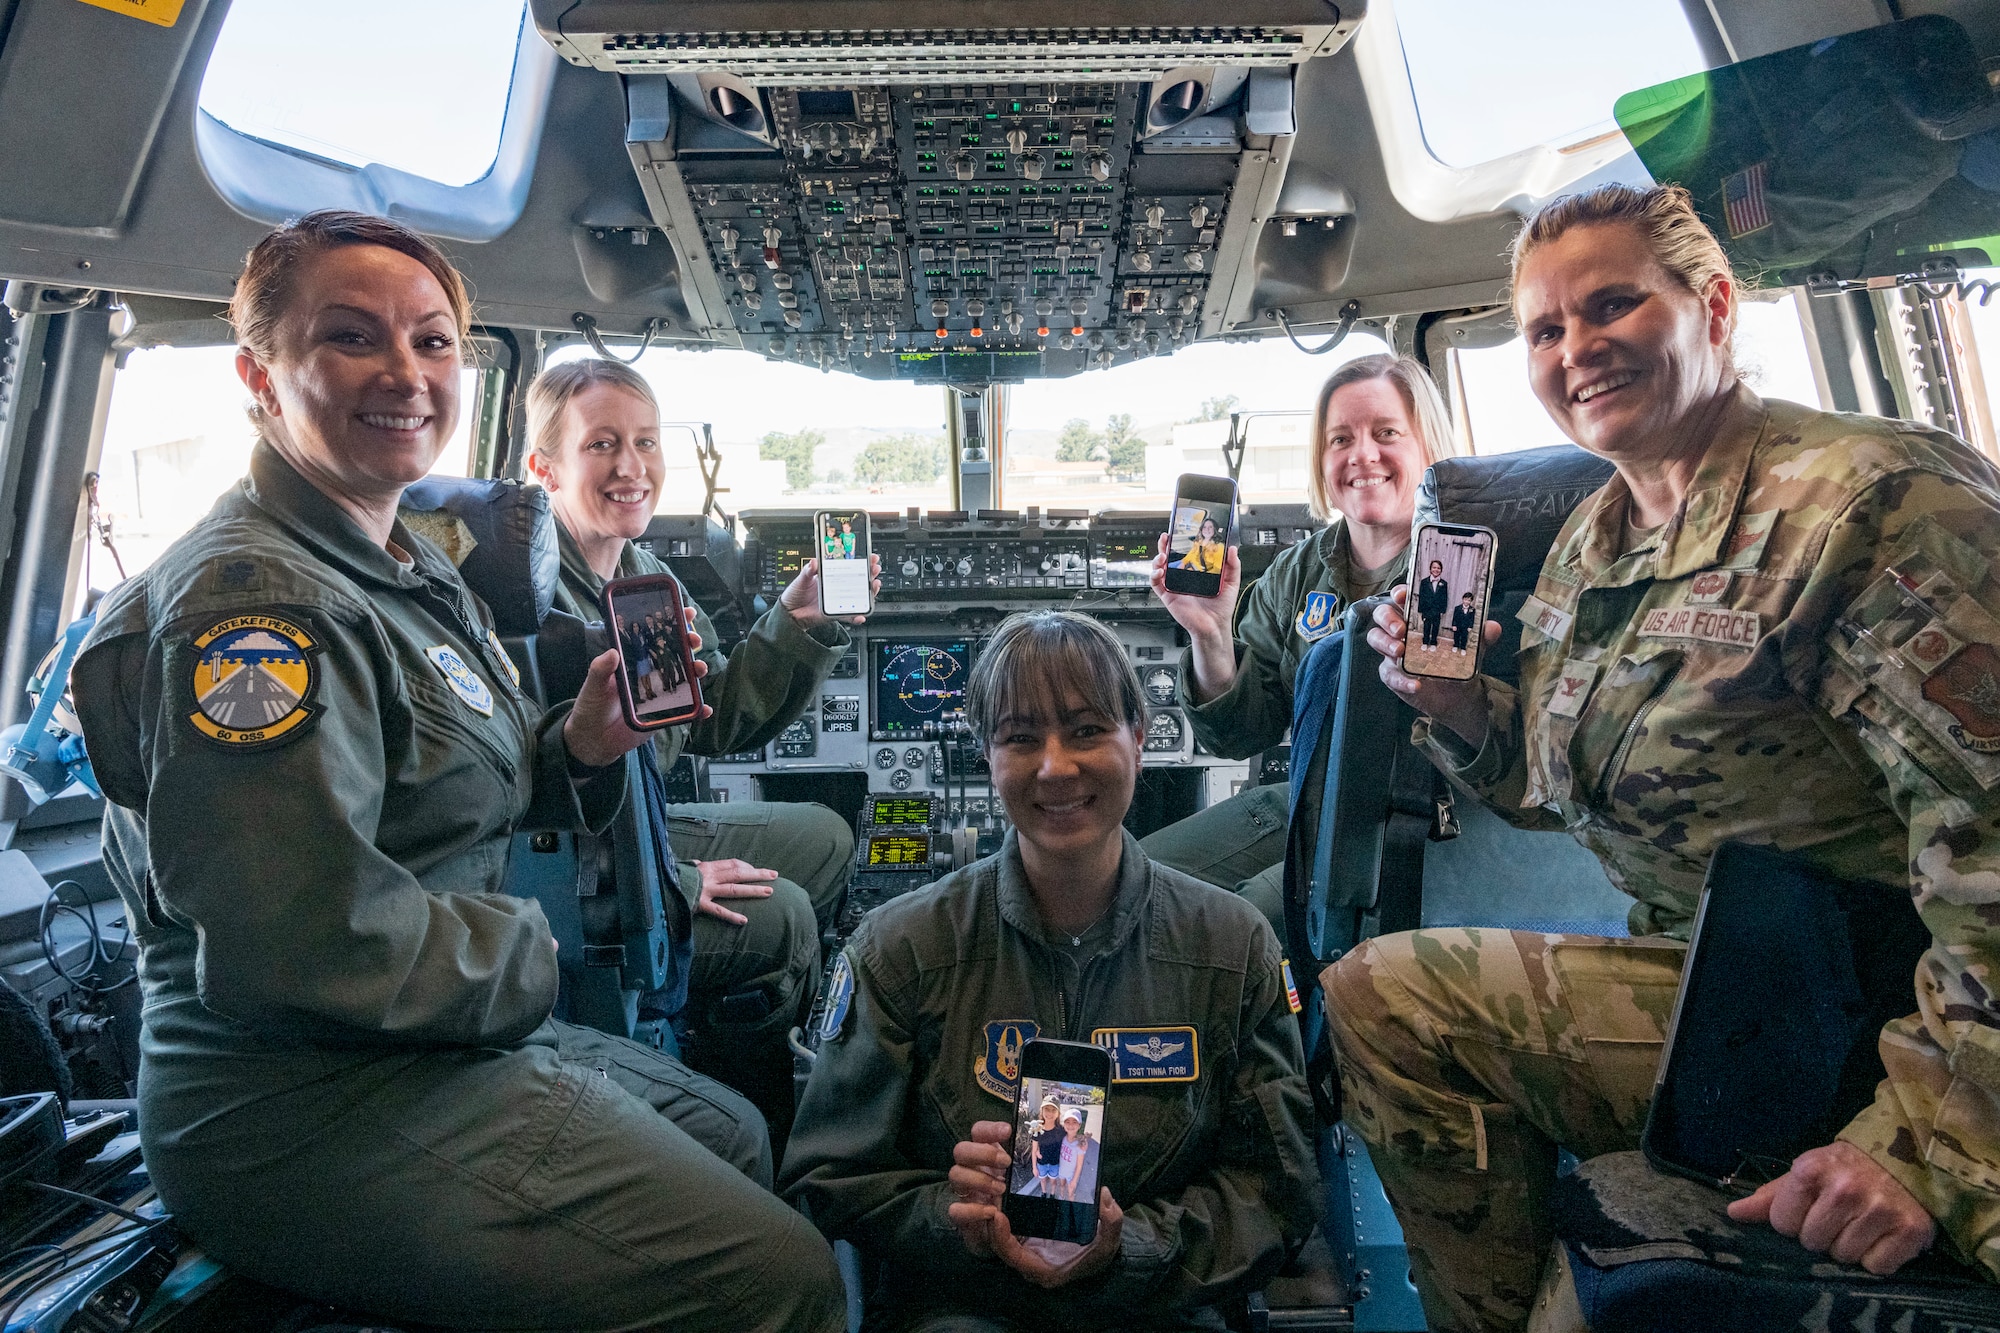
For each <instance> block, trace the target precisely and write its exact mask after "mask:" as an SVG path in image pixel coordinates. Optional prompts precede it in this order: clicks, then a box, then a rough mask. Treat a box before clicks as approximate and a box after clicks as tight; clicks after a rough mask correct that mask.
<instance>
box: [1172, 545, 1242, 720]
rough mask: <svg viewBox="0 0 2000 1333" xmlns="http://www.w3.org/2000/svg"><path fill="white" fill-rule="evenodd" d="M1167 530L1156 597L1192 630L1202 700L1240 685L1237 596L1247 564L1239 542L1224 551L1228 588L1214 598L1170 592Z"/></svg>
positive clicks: (1224, 578) (1224, 576)
mask: <svg viewBox="0 0 2000 1333" xmlns="http://www.w3.org/2000/svg"><path fill="white" fill-rule="evenodd" d="M1167 558H1168V557H1167V534H1166V533H1164V532H1163V533H1161V534H1160V546H1159V550H1158V551H1157V552H1155V553H1154V555H1153V578H1152V583H1153V595H1154V596H1155V597H1157V598H1159V599H1160V604H1161V605H1162V606H1164V607H1166V608H1167V614H1168V615H1170V616H1172V617H1173V618H1174V623H1175V624H1177V625H1179V626H1180V627H1181V628H1182V629H1184V630H1186V631H1187V632H1188V641H1189V642H1190V643H1191V644H1192V645H1193V646H1194V681H1193V689H1192V690H1191V691H1190V692H1191V693H1192V694H1193V695H1194V699H1195V702H1196V703H1207V702H1208V701H1209V700H1210V699H1214V698H1217V697H1219V696H1221V695H1224V694H1227V693H1229V687H1230V686H1231V685H1234V684H1235V683H1236V598H1237V595H1238V594H1239V593H1240V592H1241V591H1242V588H1243V562H1242V561H1241V560H1239V559H1237V557H1236V548H1235V547H1234V546H1229V547H1225V548H1224V549H1223V553H1222V587H1221V589H1220V590H1219V591H1217V593H1216V594H1215V596H1213V597H1195V596H1192V595H1191V594H1188V593H1184V592H1168V591H1167Z"/></svg>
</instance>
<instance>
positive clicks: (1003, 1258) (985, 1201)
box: [947, 1120, 1125, 1290]
mask: <svg viewBox="0 0 2000 1333" xmlns="http://www.w3.org/2000/svg"><path fill="white" fill-rule="evenodd" d="M1014 1135H1015V1126H1014V1125H1013V1124H1012V1123H1011V1122H1009V1121H1005V1120H981V1121H978V1122H976V1123H974V1125H973V1126H972V1137H971V1138H970V1139H969V1140H966V1141H965V1142H962V1143H960V1144H958V1145H957V1147H956V1148H954V1149H953V1150H952V1169H951V1173H950V1176H949V1178H948V1179H949V1182H950V1185H951V1189H952V1193H953V1194H954V1195H955V1196H956V1202H954V1203H952V1204H951V1205H950V1207H949V1208H948V1209H947V1213H948V1215H949V1216H950V1218H951V1222H952V1225H953V1226H954V1227H956V1228H957V1229H958V1234H959V1238H960V1239H961V1240H962V1241H964V1243H965V1248H966V1249H967V1250H969V1251H970V1252H971V1253H973V1254H975V1255H977V1256H979V1257H980V1258H982V1259H985V1258H992V1259H997V1260H999V1261H1000V1262H1001V1263H1003V1264H1005V1265H1006V1266H1007V1267H1009V1268H1011V1269H1013V1270H1014V1271H1015V1272H1017V1273H1019V1274H1020V1275H1021V1276H1022V1277H1024V1278H1026V1279H1027V1280H1028V1281H1029V1282H1032V1283H1034V1284H1035V1285H1036V1286H1038V1287H1042V1288H1044V1289H1048V1290H1054V1289H1055V1288H1057V1287H1061V1286H1065V1285H1067V1284H1068V1283H1071V1282H1076V1281H1080V1280H1081V1279H1083V1278H1086V1277H1089V1276H1090V1275H1091V1274H1093V1273H1097V1272H1100V1271H1102V1270H1103V1269H1105V1268H1107V1267H1109V1266H1110V1265H1111V1264H1112V1263H1113V1262H1115V1261H1116V1260H1117V1258H1118V1252H1119V1243H1120V1240H1121V1238H1122V1236H1123V1234H1124V1225H1125V1212H1124V1210H1123V1209H1122V1208H1120V1207H1119V1206H1118V1201H1117V1200H1116V1199H1114V1198H1113V1197H1112V1196H1111V1191H1110V1190H1109V1189H1106V1188H1105V1187H1104V1186H1103V1185H1102V1184H1100V1185H1099V1186H1098V1187H1097V1235H1096V1237H1095V1238H1093V1239H1092V1240H1091V1242H1090V1243H1089V1244H1088V1245H1078V1244H1074V1243H1072V1242H1069V1241H1060V1240H1044V1239H1040V1238H1037V1237H1033V1236H1029V1237H1025V1238H1024V1237H1020V1236H1016V1235H1015V1234H1014V1230H1013V1227H1012V1226H1011V1225H1010V1224H1009V1223H1008V1221H1007V1216H1006V1214H1005V1213H1004V1212H1002V1211H1001V1208H1000V1206H999V1203H1000V1200H1001V1198H1002V1196H1003V1194H1004V1192H1005V1189H1006V1185H1007V1180H1008V1176H1009V1174H1010V1171H1011V1168H1012V1166H1013V1154H1012V1153H1011V1151H1010V1147H1011V1145H1012V1144H1013V1141H1014Z"/></svg>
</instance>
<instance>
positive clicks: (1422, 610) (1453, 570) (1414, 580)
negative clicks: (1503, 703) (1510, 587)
mask: <svg viewBox="0 0 2000 1333" xmlns="http://www.w3.org/2000/svg"><path fill="white" fill-rule="evenodd" d="M1496 540H1497V539H1496V538H1495V537H1494V535H1493V529H1491V528H1481V527H1473V526H1470V525H1465V524H1457V523H1423V524H1420V525H1418V527H1417V531H1416V535H1415V537H1414V539H1413V540H1412V541H1411V543H1410V599H1409V602H1408V604H1407V605H1406V606H1405V608H1404V620H1405V622H1406V629H1405V631H1404V636H1403V670H1404V671H1405V672H1407V673H1408V674H1410V675H1412V676H1432V677H1436V678H1438V679H1441V680H1471V679H1472V678H1473V676H1475V675H1477V674H1478V672H1479V657H1480V652H1481V650H1482V649H1483V648H1484V646H1485V642H1486V635H1485V629H1486V599H1487V593H1488V592H1489V591H1490V590H1491V588H1492V586H1493V546H1494V542H1495V541H1496Z"/></svg>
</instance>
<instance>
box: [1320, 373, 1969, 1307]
mask: <svg viewBox="0 0 2000 1333" xmlns="http://www.w3.org/2000/svg"><path fill="white" fill-rule="evenodd" d="M1627 501H1628V492H1627V490H1626V488H1625V486H1624V483H1623V482H1622V481H1620V480H1618V479H1617V478H1615V477H1614V478H1613V479H1612V481H1611V482H1610V483H1609V484H1608V485H1606V486H1605V487H1604V489H1603V490H1601V491H1599V492H1598V493H1597V495H1596V496H1594V497H1593V498H1592V499H1591V500H1589V501H1586V502H1585V503H1584V505H1582V506H1581V507H1580V508H1579V509H1578V510H1577V512H1576V513H1575V514H1573V515H1572V516H1571V518H1570V521H1569V523H1568V525H1567V526H1566V527H1565V528H1564V530H1563V534H1562V536H1561V537H1560V538H1559V539H1558V541H1557V543H1556V545H1555V548H1554V550H1553V551H1552V552H1551V554H1550V556H1549V558H1548V560H1547V562H1546V563H1545V564H1544V565H1543V567H1542V574H1541V579H1540V582H1539V584H1538V586H1537V589H1536V598H1535V599H1534V600H1531V601H1530V602H1529V603H1528V606H1527V609H1526V610H1524V611H1523V612H1522V619H1523V620H1524V621H1526V622H1527V625H1528V628H1527V631H1526V633H1525V635H1524V637H1523V641H1522V653H1521V686H1520V689H1519V690H1518V692H1517V691H1516V690H1514V689H1511V688H1509V687H1507V686H1505V685H1503V684H1501V683H1499V682H1497V681H1495V680H1493V679H1491V678H1490V677H1482V678H1481V679H1482V681H1483V682H1484V687H1485V690H1486V694H1487V697H1488V700H1489V702H1490V705H1491V720H1490V725H1489V730H1488V734H1487V738H1486V741H1485V744H1484V745H1483V746H1482V747H1481V748H1480V750H1479V752H1478V753H1477V754H1473V753H1471V752H1470V751H1469V749H1468V748H1467V747H1465V746H1464V745H1462V744H1461V743H1460V742H1459V741H1458V738H1457V737H1456V736H1454V735H1452V734H1451V733H1449V732H1447V731H1445V730H1444V729H1443V728H1434V729H1433V728H1431V727H1429V726H1428V725H1427V724H1425V723H1420V724H1419V727H1418V739H1419V741H1420V742H1421V743H1423V744H1426V745H1427V746H1428V748H1429V750H1430V752H1431V754H1432V756H1433V758H1434V760H1435V761H1436V762H1438V763H1439V764H1440V766H1441V767H1444V768H1445V769H1446V770H1447V771H1448V772H1450V773H1452V774H1453V775H1454V776H1455V777H1456V778H1457V779H1458V780H1459V781H1461V782H1463V783H1465V784H1466V785H1468V786H1469V787H1471V788H1472V789H1473V790H1474V791H1476V792H1477V793H1479V794H1480V795H1481V796H1483V797H1485V798H1486V799H1487V800H1489V801H1490V802H1492V803H1493V804H1494V805H1495V807H1496V808H1498V809H1499V810H1500V811H1501V812H1502V813H1503V814H1506V815H1508V816H1509V817H1510V818H1512V819H1514V820H1515V822H1517V823H1520V824H1523V825H1527V826H1540V827H1548V828H1562V827H1567V828H1568V829H1569V830H1570V831H1571V832H1572V833H1573V834H1574V835H1575V836H1576V838H1577V839H1578V840H1579V841H1580V842H1582V843H1583V844H1584V845H1585V846H1586V847H1588V848H1589V849H1590V850H1591V851H1593V852H1595V853H1596V854H1597V856H1598V858H1599V859H1600V861H1602V863H1603V865H1604V868H1605V871H1606V873H1607V874H1608V875H1609V876H1610V877H1611V880H1612V882H1613V883H1614V884H1616V885H1618V886H1619V887H1620V888H1621V889H1623V890H1624V891H1625V892H1627V893H1629V894H1630V895H1631V896H1632V897H1633V898H1634V899H1635V902H1634V904H1633V907H1632V910H1631V913H1630V917H1631V928H1632V931H1633V933H1634V935H1637V936H1643V937H1645V938H1641V939H1635V940H1631V941H1622V940H1602V939H1588V938H1580V937H1575V936H1570V937H1563V936H1539V935H1530V934H1525V933H1520V932H1508V931H1502V930H1426V931H1418V932H1414V933H1412V934H1405V935H1396V936H1390V937H1387V938H1384V939H1379V940H1375V941H1372V942H1370V943H1369V944H1367V945H1364V946H1363V947H1362V948H1360V949H1357V950H1356V951H1355V952H1354V953H1352V954H1350V955H1349V956H1348V957H1347V958H1345V959H1343V960H1341V961H1340V962H1339V963H1337V964H1336V965H1334V966H1333V967H1331V968H1329V969H1328V970H1327V972H1326V974H1325V976H1324V977H1323V982H1324V984H1325V986H1326V991H1327V997H1328V1006H1329V1009H1330V1011H1331V1015H1332V1021H1333V1025H1334V1037H1335V1043H1336V1047H1337V1049H1338V1052H1339V1055H1340V1067H1341V1080H1342V1085H1343V1087H1344V1089H1345V1092H1346V1095H1347V1108H1348V1116H1349V1119H1350V1122H1351V1123H1352V1124H1353V1125H1354V1126H1355V1128H1356V1129H1357V1130H1358V1131H1359V1132H1360V1133H1361V1135H1362V1136H1363V1137H1364V1138H1365V1139H1366V1140H1367V1141H1368V1142H1369V1143H1370V1144H1371V1145H1373V1146H1374V1147H1375V1148H1376V1149H1377V1153H1376V1160H1377V1163H1378V1165H1379V1167H1380V1169H1381V1172H1382V1177H1383V1181H1384V1183H1385V1184H1386V1185H1387V1186H1388V1189H1389V1194H1390V1198H1391V1200H1392V1201H1393V1202H1394V1203H1395V1204H1396V1209H1397V1213H1398V1215H1399V1216H1400V1217H1401V1218H1402V1220H1403V1225H1404V1229H1405V1232H1406V1233H1407V1235H1408V1237H1409V1241H1410V1252H1411V1256H1412V1259H1413V1260H1414V1262H1415V1267H1416V1272H1417V1277H1418V1282H1419V1287H1420V1289H1421V1290H1422V1292H1423V1294H1424V1299H1425V1304H1426V1308H1427V1310H1428V1311H1429V1312H1430V1315H1431V1318H1432V1321H1433V1323H1434V1324H1436V1325H1437V1326H1440V1327H1449V1328H1474V1327H1494V1328H1505V1327H1514V1326H1517V1325H1518V1324H1519V1323H1520V1322H1521V1321H1522V1319H1523V1318H1524V1317H1525V1314H1526V1311H1527V1308H1528V1303H1529V1300H1530V1297H1531V1295H1532V1293H1533V1291H1534V1287H1535V1280H1536V1270H1537V1267H1538V1265H1539V1264H1540V1261H1541V1258H1542V1256H1543V1255H1544V1254H1545V1253H1546V1252H1547V1249H1548V1244H1549V1240H1550V1233H1549V1223H1548V1213H1547V1209H1546V1207H1545V1206H1544V1200H1545V1197H1546V1193H1547V1190H1548V1188H1549V1185H1550V1182H1551V1180H1552V1179H1553V1169H1554V1148H1555V1144H1556V1143H1562V1144H1564V1145H1566V1146H1569V1147H1572V1148H1573V1149H1575V1150H1576V1151H1577V1152H1579V1153H1582V1154H1585V1155H1588V1154H1593V1153H1598V1152H1603V1151H1607V1150H1610V1149H1613V1148H1629V1147H1632V1146H1634V1145H1635V1144H1636V1141H1637V1136H1638V1132H1639V1130H1640V1129H1641V1127H1642V1125H1643V1120H1644V1115H1645V1109H1646V1104H1647V1100H1648V1098H1649V1096H1650V1093H1651V1083H1652V1077H1653V1071H1654V1066H1655V1065H1656V1063H1657V1060H1658V1052H1659V1049H1660V1045H1661V1039H1662V1037H1663V1034H1664V1031H1665V1024H1666V1021H1667V1015H1668V1013H1669V1011H1670V1010H1671V1008H1672V1005H1673V999H1674V991H1675V987H1676V985H1677V981H1678V977H1679V971H1680V960H1681V957H1682V953H1683V949H1684V946H1683V944H1682V942H1683V941H1685V940H1686V938H1687V936H1688V933H1689V930H1690V928H1691V926H1692V922H1693V915H1694V911H1695V907H1696V903H1697V900H1698V897H1699V894H1700V889H1701V884H1702V878H1703V875H1704V873H1705V871H1706V869H1707V865H1708V859H1709V856H1710V854H1711V853H1712V852H1713V851H1714V849H1715V848H1716V846H1717V845H1718V844H1719V843H1721V842H1724V841H1726V840H1738V841H1744V842H1750V843H1757V844H1764V845H1769V846H1772V847H1775V848H1777V849H1779V850H1782V851H1788V852H1797V853H1800V854H1801V855H1803V856H1804V857H1805V858H1806V859H1808V860H1810V861H1812V862H1814V863H1816V864H1818V865H1820V866H1822V867H1824V868H1825V869H1827V870H1829V871H1831V872H1833V873H1835V874H1838V875H1842V876H1852V877H1856V878H1864V879H1875V880H1882V881H1887V882H1890V883H1894V882H1897V881H1898V880H1899V879H1901V878H1904V877H1907V878H1908V880H1909V882H1910V883H1911V884H1912V886H1913V893H1914V895H1915V898H1916V902H1917V906H1918V909H1919V911H1920V913H1921V915H1922V917H1923V919H1924V921H1925V923H1926V924H1927V925H1928V926H1929V927H1930V930H1931V933H1932V937H1933V944H1932V947H1931V949H1930V951H1929V953H1928V954H1927V955H1926V958H1925V961H1924V963H1923V965H1922V967H1921V968H1920V970H1919V974H1918V983H1917V995H1916V1008H1917V1010H1918V1012H1917V1013H1916V1014H1915V1015H1914V1016H1912V1017H1910V1018H1907V1019H1901V1020H1898V1021H1896V1022H1894V1023H1891V1024H1890V1025H1889V1026H1888V1027H1887V1028H1886V1029H1885V1030H1884V1031H1883V1034H1882V1040H1881V1050H1882V1056H1883V1060H1884V1063H1885V1064H1886V1066H1887V1068H1888V1071H1889V1078H1888V1080H1887V1081H1885V1082H1884V1083H1883V1084H1882V1085H1881V1087H1880V1088H1879V1089H1878V1092H1877V1096H1876V1100H1875V1104H1874V1105H1873V1106H1872V1107H1871V1108H1870V1109H1868V1110H1867V1111H1865V1112H1863V1113H1862V1114H1861V1115H1860V1116H1859V1117H1857V1118H1856V1119H1855V1120H1854V1121H1853V1122H1852V1123H1851V1124H1850V1125H1848V1127H1847V1128H1846V1129H1845V1130H1843V1131H1842V1133H1841V1135H1840V1137H1842V1138H1843V1139H1846V1140H1847V1141H1849V1142H1851V1143H1853V1144H1855V1145H1856V1146H1857V1147H1859V1148H1861V1149H1862V1150H1863V1151H1865V1152H1867V1153H1868V1154H1869V1155H1870V1156H1871V1157H1873V1158H1874V1159H1875V1160H1876V1161H1878V1162H1880V1163H1881V1164H1882V1165H1883V1166H1884V1167H1885V1168H1887V1169H1888V1170H1889V1171H1890V1172H1891V1173H1892V1174H1893V1175H1894V1176H1895V1177H1896V1178H1897V1179H1898V1180H1900V1181H1901V1182H1902V1183H1903V1184H1904V1185H1905V1186H1907V1187H1908V1188H1909V1190H1910V1191H1911V1193H1912V1194H1914V1195H1915V1196H1916V1197H1917V1198H1918V1199H1919V1200H1921V1201H1922V1202H1923V1204H1924V1205H1925V1207H1926V1208H1928V1209H1929V1210H1930V1211H1931V1213H1932V1214H1933V1215H1934V1216H1936V1218H1937V1219H1938V1222H1939V1226H1940V1228H1941V1230H1942V1232H1943V1234H1944V1236H1945V1237H1946V1238H1947V1240H1948V1241H1949V1242H1950V1243H1952V1244H1954V1245H1956V1246H1957V1247H1958V1248H1959V1249H1961V1250H1962V1251H1963V1252H1964V1253H1965V1254H1966V1255H1967V1256H1968V1257H1970V1258H1971V1259H1973V1260H1974V1261H1976V1262H1977V1263H1979V1264H1980V1265H1982V1266H1984V1267H1985V1268H1986V1269H1987V1270H1988V1271H1989V1272H1990V1273H1994V1274H2000V999H1996V998H1995V997H1994V994H1993V988H1992V985H1991V983H1990V981H1989V980H1988V978H1989V977H1990V976H1991V975H1992V974H1993V972H1994V969H1995V964H1996V963H2000V932H1995V931H1994V930H1993V929H1992V928H1991V926H1992V924H1994V923H2000V652H1996V648H2000V620H1996V615H2000V578H1996V576H1995V571H1994V570H1993V568H1992V563H1991V556H1990V554H1989V553H1990V552H1992V551H1994V550H1995V549H1996V546H2000V474H1996V471H1995V469H1994V467H1993V466H1992V464H1990V463H1989V462H1987V461H1986V460H1985V459H1983V458H1981V457H1980V456H1979V455H1978V454H1976V453H1975V452H1973V451H1972V450H1971V449H1970V448H1968V447H1967V446H1966V445H1965V444H1963V443H1961V442H1960V441H1958V440H1956V439H1954V438H1952V437H1950V436H1948V435H1944V434H1942V433H1940V432H1936V431H1931V430H1926V429H1924V428H1922V427H1918V426H1914V425H1910V424H1908V423H1902V422H1887V421H1881V420H1878V419H1875V418H1870V417H1859V416H1847V415H1834V414H1830V413H1824V412H1815V411H1811V410H1808V409H1806V408H1802V407H1799V406H1797V405H1795V404H1791V403H1784V402H1775V401H1774V402H1768V403H1767V402H1764V401H1763V400H1761V399H1759V398H1758V397H1757V396H1756V395H1754V394H1752V393H1750V392H1749V391H1748V390H1747V389H1742V390H1739V391H1738V392H1737V395H1736V399H1735V401H1734V403H1733V404H1732V405H1731V408H1730V415H1729V417H1728V420H1727V422H1726V424H1725V425H1724V427H1723V428H1722V430H1721V431H1720V433H1719V434H1718V436H1717V438H1716V440H1715V442H1714V443H1713V444H1712V445H1711V446H1710V448H1709V450H1708V453H1707V455H1706V456H1705V457H1704V459H1703V460H1702V463H1701V465H1700V468H1699V470H1698V471H1697V473H1696V476H1695V478H1694V481H1693V484H1692V486H1691V488H1690V490H1689V492H1688V496H1687V500H1686V502H1685V505H1684V507H1683V508H1682V510H1681V512H1680V514H1679V515H1678V516H1676V518H1674V519H1673V520H1670V521H1669V522H1668V523H1667V524H1666V525H1665V527H1664V528H1662V529H1661V530H1659V531H1658V532H1657V533H1656V534H1652V535H1651V536H1650V537H1649V538H1647V539H1644V540H1641V541H1640V542H1639V543H1638V545H1637V548H1636V549H1634V550H1631V551H1625V550H1623V546H1624V531H1625V524H1626V521H1627V508H1628V505H1627ZM1892 569H1893V570H1894V571H1895V572H1897V573H1900V574H1902V575H1903V576H1904V577H1905V579H1906V580H1908V582H1909V584H1910V586H1911V587H1912V588H1914V589H1915V590H1916V591H1914V592H1906V591H1905V590H1904V589H1903V588H1902V587H1900V586H1899V585H1898V583H1897V582H1896V580H1895V579H1894V578H1893V577H1892V576H1891V574H1890V572H1889V571H1891V570H1892Z"/></svg>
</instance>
